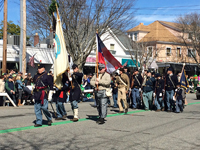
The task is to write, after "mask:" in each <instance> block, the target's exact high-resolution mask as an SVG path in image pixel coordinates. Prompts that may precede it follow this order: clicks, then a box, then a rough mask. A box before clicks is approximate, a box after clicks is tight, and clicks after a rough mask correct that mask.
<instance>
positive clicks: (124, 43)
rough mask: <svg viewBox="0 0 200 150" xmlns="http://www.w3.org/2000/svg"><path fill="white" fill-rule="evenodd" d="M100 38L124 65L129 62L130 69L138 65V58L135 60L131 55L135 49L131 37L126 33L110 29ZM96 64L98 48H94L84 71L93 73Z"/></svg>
mask: <svg viewBox="0 0 200 150" xmlns="http://www.w3.org/2000/svg"><path fill="white" fill-rule="evenodd" d="M100 38H101V40H102V41H103V43H104V45H105V46H106V48H107V49H108V50H109V51H110V52H111V54H112V55H113V56H114V57H115V58H116V59H117V60H118V61H119V62H120V63H121V64H122V65H123V64H124V63H126V62H127V67H129V68H130V69H131V68H132V67H136V65H135V62H136V60H134V62H133V61H132V59H131V56H130V51H133V48H132V46H131V43H132V41H130V38H129V37H128V36H127V35H126V34H125V33H123V32H122V31H120V30H117V29H108V30H107V32H106V33H104V34H103V35H102V36H101V37H100ZM95 64H96V50H93V51H92V52H91V53H90V55H89V56H88V57H87V59H86V63H85V66H84V68H83V71H84V73H86V74H87V73H91V72H92V73H93V72H94V71H95ZM138 65H140V64H138Z"/></svg>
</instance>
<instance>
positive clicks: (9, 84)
mask: <svg viewBox="0 0 200 150" xmlns="http://www.w3.org/2000/svg"><path fill="white" fill-rule="evenodd" d="M5 88H6V91H7V92H10V91H11V90H13V91H15V85H14V82H13V81H11V82H10V81H9V80H7V81H6V84H5Z"/></svg>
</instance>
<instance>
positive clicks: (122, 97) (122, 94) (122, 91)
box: [117, 87, 128, 111]
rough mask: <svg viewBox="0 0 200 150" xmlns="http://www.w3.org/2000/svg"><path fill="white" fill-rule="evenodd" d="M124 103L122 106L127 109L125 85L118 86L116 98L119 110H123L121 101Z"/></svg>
mask: <svg viewBox="0 0 200 150" xmlns="http://www.w3.org/2000/svg"><path fill="white" fill-rule="evenodd" d="M121 100H122V102H123V104H124V108H125V109H127V107H128V106H127V100H126V89H125V87H121V88H118V98H117V104H118V106H119V111H123V110H124V109H123V107H122V102H121Z"/></svg>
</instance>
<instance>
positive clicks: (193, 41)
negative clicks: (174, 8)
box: [176, 13, 200, 67]
mask: <svg viewBox="0 0 200 150" xmlns="http://www.w3.org/2000/svg"><path fill="white" fill-rule="evenodd" d="M176 22H177V28H178V29H179V30H180V31H181V33H182V34H180V35H179V37H180V38H181V39H182V41H183V42H184V45H185V46H186V47H187V49H191V51H189V53H190V55H191V56H192V57H193V58H194V60H195V62H196V63H197V65H198V67H199V61H198V59H197V55H196V53H197V54H198V55H199V56H200V14H198V13H191V14H186V15H184V16H180V17H178V18H177V21H176Z"/></svg>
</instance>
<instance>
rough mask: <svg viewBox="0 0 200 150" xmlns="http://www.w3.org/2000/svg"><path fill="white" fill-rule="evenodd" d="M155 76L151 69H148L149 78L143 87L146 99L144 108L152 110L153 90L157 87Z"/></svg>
mask: <svg viewBox="0 0 200 150" xmlns="http://www.w3.org/2000/svg"><path fill="white" fill-rule="evenodd" d="M155 82H156V81H155V78H154V77H151V71H150V70H148V71H147V79H146V83H145V85H144V87H143V101H144V109H145V110H149V109H150V110H152V98H153V91H154V88H155Z"/></svg>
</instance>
